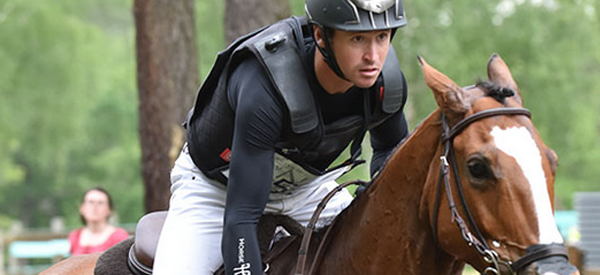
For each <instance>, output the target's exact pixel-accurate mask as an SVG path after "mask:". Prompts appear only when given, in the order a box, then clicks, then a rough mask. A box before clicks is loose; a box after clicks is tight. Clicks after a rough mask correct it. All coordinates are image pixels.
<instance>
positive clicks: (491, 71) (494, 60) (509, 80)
mask: <svg viewBox="0 0 600 275" xmlns="http://www.w3.org/2000/svg"><path fill="white" fill-rule="evenodd" d="M487 69H488V77H489V78H490V81H492V83H495V84H497V85H499V86H500V87H507V88H510V89H512V90H513V91H515V96H514V97H515V100H516V101H517V102H518V103H519V104H521V105H523V100H522V98H521V92H520V91H519V87H517V83H516V82H515V80H514V79H513V77H512V74H511V73H510V70H509V69H508V66H507V65H506V63H504V60H502V58H500V55H498V54H496V53H495V54H493V55H492V56H491V57H490V60H489V61H488V66H487Z"/></svg>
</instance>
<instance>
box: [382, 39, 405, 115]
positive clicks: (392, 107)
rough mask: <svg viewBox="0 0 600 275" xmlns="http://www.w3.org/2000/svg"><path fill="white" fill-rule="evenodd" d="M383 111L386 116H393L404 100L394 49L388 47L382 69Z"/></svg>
mask: <svg viewBox="0 0 600 275" xmlns="http://www.w3.org/2000/svg"><path fill="white" fill-rule="evenodd" d="M381 74H382V76H383V88H384V92H383V100H382V101H383V102H382V108H383V111H384V112H386V113H388V114H393V113H395V112H397V111H398V110H400V108H401V107H402V105H403V104H404V100H405V96H406V95H405V90H406V87H404V74H403V73H402V69H400V64H398V57H397V56H396V51H395V50H394V47H391V46H390V49H389V50H388V55H387V57H386V58H385V63H384V64H383V69H382V70H381Z"/></svg>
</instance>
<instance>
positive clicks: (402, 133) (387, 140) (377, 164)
mask: <svg viewBox="0 0 600 275" xmlns="http://www.w3.org/2000/svg"><path fill="white" fill-rule="evenodd" d="M370 133H371V146H372V147H373V157H372V159H371V177H373V176H374V175H375V174H376V173H377V172H378V171H379V169H381V167H382V166H383V164H384V162H385V160H386V159H387V158H388V156H389V155H390V154H391V153H392V151H394V149H395V148H396V147H397V146H398V144H400V142H401V141H402V140H403V139H404V138H405V137H406V136H407V135H408V123H407V122H406V118H405V117H404V113H403V112H402V110H400V111H398V112H396V113H394V114H393V115H392V116H391V117H390V118H388V119H387V120H386V121H385V122H384V123H382V124H381V125H379V126H377V127H375V128H373V129H371V130H370Z"/></svg>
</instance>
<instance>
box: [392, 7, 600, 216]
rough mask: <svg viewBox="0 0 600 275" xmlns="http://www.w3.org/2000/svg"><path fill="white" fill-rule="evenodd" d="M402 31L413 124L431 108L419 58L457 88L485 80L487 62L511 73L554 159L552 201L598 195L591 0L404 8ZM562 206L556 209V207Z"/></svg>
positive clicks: (599, 96) (596, 38) (598, 103)
mask: <svg viewBox="0 0 600 275" xmlns="http://www.w3.org/2000/svg"><path fill="white" fill-rule="evenodd" d="M404 3H405V8H406V11H407V17H408V19H409V23H408V26H407V27H406V28H404V29H402V30H400V31H399V32H398V36H397V38H396V39H395V42H394V43H395V45H396V49H398V50H399V52H401V53H400V54H399V55H400V57H399V58H400V59H401V61H402V64H403V66H404V70H405V72H406V74H407V76H408V82H409V85H410V104H411V106H412V108H413V110H414V113H412V114H411V115H412V116H410V117H411V118H412V119H411V125H413V126H414V125H416V123H418V122H419V121H421V120H422V119H423V118H424V117H425V116H426V115H427V114H429V113H430V112H431V110H433V109H434V108H435V103H434V101H433V100H432V96H431V93H430V91H429V90H428V89H427V88H426V87H425V84H424V81H423V79H422V76H421V75H422V74H421V72H420V68H419V67H418V64H417V62H416V60H415V59H413V58H414V57H415V56H416V55H417V54H420V55H422V56H423V57H424V58H425V59H426V60H427V61H428V62H429V63H430V64H432V65H433V66H434V67H436V68H438V69H439V70H440V71H442V72H444V73H446V74H447V75H448V76H449V77H450V78H452V79H453V80H455V81H456V82H457V83H458V84H459V85H465V86H466V85H471V84H475V82H476V81H477V79H485V78H487V76H486V61H487V58H488V57H489V56H490V55H491V54H492V53H494V52H497V53H499V54H500V55H501V56H502V58H503V59H504V60H505V61H506V63H507V64H508V65H509V67H510V68H511V71H512V73H513V76H514V78H515V80H516V81H517V83H518V85H519V87H520V90H521V92H522V95H523V99H524V103H525V107H527V108H529V109H531V111H532V113H533V120H534V123H535V124H536V127H537V128H538V130H539V132H540V134H541V136H542V138H543V139H544V141H545V142H546V143H547V144H548V146H550V147H552V148H553V149H554V150H555V151H556V152H557V154H558V155H559V158H560V166H559V169H558V172H557V181H556V194H557V197H558V199H559V201H561V202H563V203H564V206H565V207H571V200H572V194H573V192H574V191H584V190H599V188H600V186H599V185H598V184H597V179H598V177H599V176H600V171H599V170H598V169H596V168H595V167H594V165H595V163H596V161H598V158H600V143H599V142H598V141H599V139H598V136H599V134H600V126H599V125H600V117H599V116H598V115H597V110H598V108H599V107H600V80H599V79H598V78H597V75H599V74H600V58H599V57H600V56H599V52H598V50H597V49H598V48H600V35H599V34H600V32H598V30H599V29H600V25H599V23H598V18H600V17H598V16H597V14H596V12H595V11H594V8H593V6H592V5H596V8H598V7H599V5H598V4H597V1H586V0H580V1H529V0H521V1H517V0H502V1H500V0H494V1H485V2H481V1H475V0H465V1H454V2H448V1H441V0H419V1H417V0H406V1H404ZM559 207H560V205H559Z"/></svg>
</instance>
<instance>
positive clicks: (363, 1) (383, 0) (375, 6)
mask: <svg viewBox="0 0 600 275" xmlns="http://www.w3.org/2000/svg"><path fill="white" fill-rule="evenodd" d="M351 1H352V2H353V3H354V4H356V6H358V7H359V8H361V9H363V10H366V11H370V12H374V13H382V12H384V11H386V10H387V9H389V8H390V7H392V6H393V5H394V4H396V0H351Z"/></svg>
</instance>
